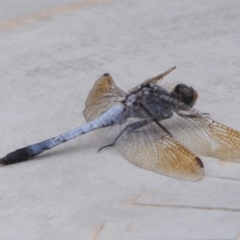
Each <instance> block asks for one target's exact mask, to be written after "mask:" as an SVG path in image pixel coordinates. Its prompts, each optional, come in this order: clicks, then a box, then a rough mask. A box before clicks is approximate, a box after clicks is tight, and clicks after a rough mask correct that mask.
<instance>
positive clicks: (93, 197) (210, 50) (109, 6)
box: [0, 0, 240, 240]
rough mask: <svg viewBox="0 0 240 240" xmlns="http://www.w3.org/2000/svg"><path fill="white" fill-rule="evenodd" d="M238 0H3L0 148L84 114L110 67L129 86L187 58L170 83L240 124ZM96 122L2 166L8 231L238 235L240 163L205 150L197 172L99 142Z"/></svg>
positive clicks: (9, 235)
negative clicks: (148, 166)
mask: <svg viewBox="0 0 240 240" xmlns="http://www.w3.org/2000/svg"><path fill="white" fill-rule="evenodd" d="M239 9H240V2H239V1H238V0H232V1H225V0H211V1H209V0H197V1H191V0H182V1H177V0H171V1H167V0H163V1H159V0H150V1H144V0H138V1H137V0H121V1H120V0H112V1H111V0H105V1H104V0H101V1H100V0H95V1H87V0H85V1H79V2H77V1H76V2H74V1H68V0H59V1H51V3H50V1H28V0H23V1H21V4H20V3H19V1H16V0H15V1H13V0H12V1H6V0H0V49H1V54H0V83H1V85H0V86H1V103H0V109H1V114H0V123H1V127H0V136H1V145H0V153H1V156H0V157H2V156H4V155H5V154H6V153H8V152H10V151H12V150H14V149H17V148H20V147H24V146H26V145H29V144H32V143H35V142H38V141H40V140H44V139H46V138H48V137H52V136H55V135H57V134H60V133H62V132H64V131H66V130H69V129H71V128H74V127H76V126H79V125H82V124H84V123H85V121H84V118H83V116H82V113H81V112H82V110H83V109H84V101H85V99H86V97H87V95H88V91H89V90H90V89H91V87H92V85H93V83H94V82H95V80H96V79H97V78H98V77H99V76H100V75H102V74H103V73H105V72H109V73H111V75H112V76H113V77H114V79H115V82H116V83H117V84H118V85H119V87H121V88H122V89H124V90H128V89H129V88H131V87H133V86H135V85H137V84H139V83H140V82H142V81H143V80H145V79H147V78H149V77H151V76H154V75H156V74H158V73H161V72H162V71H164V70H166V69H168V68H169V67H172V66H174V65H176V66H177V69H176V70H175V71H174V72H173V73H171V75H169V76H168V77H167V78H166V79H165V80H164V83H165V84H166V85H169V86H170V85H175V84H176V83H180V82H182V83H185V84H188V85H192V86H193V87H194V88H195V89H197V91H198V93H199V101H198V103H197V105H196V108H197V109H199V110H201V111H203V112H208V113H210V114H211V115H212V117H213V118H214V119H215V120H218V121H220V122H222V123H224V124H226V125H228V126H231V127H233V128H235V129H238V130H240V114H239V103H240V95H239V89H240V80H239V78H240V60H239V56H240V28H239V26H240V14H239ZM106 142H107V140H106V139H105V138H102V137H101V136H100V134H98V133H97V132H92V133H89V134H87V135H84V136H82V137H80V138H79V139H75V140H73V141H71V142H68V143H66V144H64V145H62V146H59V147H57V148H56V149H53V150H52V151H49V152H46V153H44V154H42V155H40V156H39V157H37V158H36V160H34V161H28V162H24V163H21V164H16V165H11V166H7V167H1V168H0V209H1V210H0V239H1V240H12V239H14V240H15V239H17V240H33V239H34V240H38V239H45V240H52V239H58V240H65V239H71V240H82V239H83V240H85V239H87V240H88V239H89V240H90V239H91V240H103V239H104V240H105V239H111V240H123V239H124V240H132V239H137V240H149V239H151V240H157V239H171V240H172V239H176V240H180V239H181V240H183V239H184V240H185V239H189V240H190V239H191V240H193V239H198V240H200V239H201V240H210V239H211V240H212V239H222V240H223V239H227V240H230V239H237V237H239V232H240V163H230V162H227V163H226V162H222V161H219V160H218V159H211V158H207V157H202V160H203V162H204V165H205V176H204V177H203V178H202V180H201V181H199V182H193V183H192V182H184V181H180V180H175V179H171V178H169V177H165V176H162V175H159V174H156V173H153V172H150V171H147V170H144V169H140V168H138V167H136V166H134V165H132V164H131V163H129V162H128V161H127V160H125V159H124V158H123V157H122V156H121V155H120V154H119V153H118V152H117V151H116V150H114V149H108V150H106V151H102V152H101V153H99V154H98V153H97V152H96V151H97V149H98V148H99V147H101V146H103V145H104V144H106Z"/></svg>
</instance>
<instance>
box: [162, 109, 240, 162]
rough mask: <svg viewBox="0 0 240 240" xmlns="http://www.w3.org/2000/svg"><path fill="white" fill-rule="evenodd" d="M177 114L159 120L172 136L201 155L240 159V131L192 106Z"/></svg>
mask: <svg viewBox="0 0 240 240" xmlns="http://www.w3.org/2000/svg"><path fill="white" fill-rule="evenodd" d="M179 114H180V115H181V116H179ZM179 114H176V113H174V115H173V117H172V118H171V119H167V120H163V121H161V124H162V125H163V126H164V127H165V128H167V129H168V131H169V132H170V133H171V134H172V136H173V137H174V138H176V139H177V140H178V141H180V142H181V143H182V144H184V145H185V146H187V147H188V148H189V149H191V150H193V151H194V152H196V153H199V154H201V155H205V156H210V157H215V158H219V159H222V160H228V161H238V162H239V161H240V132H238V131H236V130H234V129H231V128H229V127H227V126H224V125H222V124H220V123H218V122H216V121H214V120H212V119H211V118H210V117H209V116H208V115H207V114H202V113H200V112H198V111H197V110H196V109H193V108H192V109H188V111H179ZM194 116H195V117H194Z"/></svg>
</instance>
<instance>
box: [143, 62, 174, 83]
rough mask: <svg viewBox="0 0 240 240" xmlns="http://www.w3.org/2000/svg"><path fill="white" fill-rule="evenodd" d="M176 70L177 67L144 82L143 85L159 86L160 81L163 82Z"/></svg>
mask: <svg viewBox="0 0 240 240" xmlns="http://www.w3.org/2000/svg"><path fill="white" fill-rule="evenodd" d="M174 69H176V66H174V67H172V68H170V69H168V70H167V71H165V72H164V73H161V74H159V75H157V76H156V77H153V78H149V79H148V80H146V81H145V82H143V84H147V83H154V84H157V83H158V82H159V81H161V80H162V79H163V78H164V77H165V76H166V75H167V74H169V73H170V72H172V71H173V70H174Z"/></svg>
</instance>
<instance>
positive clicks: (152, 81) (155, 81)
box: [128, 66, 176, 93]
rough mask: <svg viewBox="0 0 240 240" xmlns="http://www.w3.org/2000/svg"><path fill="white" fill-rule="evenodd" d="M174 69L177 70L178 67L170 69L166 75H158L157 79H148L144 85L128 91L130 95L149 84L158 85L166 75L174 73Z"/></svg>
mask: <svg viewBox="0 0 240 240" xmlns="http://www.w3.org/2000/svg"><path fill="white" fill-rule="evenodd" d="M174 69H176V66H175V67H172V68H170V69H168V70H167V71H165V72H164V73H161V74H159V75H157V76H156V77H153V78H149V79H147V80H146V81H144V82H143V83H142V84H140V85H138V86H136V87H134V88H132V89H130V90H129V91H128V93H131V92H135V91H137V90H138V87H139V86H141V85H146V84H148V83H154V84H157V83H158V82H159V81H161V80H162V79H163V78H164V77H165V76H166V75H168V74H169V73H170V72H172V71H173V70H174Z"/></svg>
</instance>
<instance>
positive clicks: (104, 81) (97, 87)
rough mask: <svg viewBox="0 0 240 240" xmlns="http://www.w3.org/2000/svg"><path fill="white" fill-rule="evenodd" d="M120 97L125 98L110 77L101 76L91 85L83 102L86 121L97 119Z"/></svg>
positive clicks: (123, 93)
mask: <svg viewBox="0 0 240 240" xmlns="http://www.w3.org/2000/svg"><path fill="white" fill-rule="evenodd" d="M122 96H125V92H124V91H122V90H121V89H120V88H119V87H117V86H116V85H115V83H114V81H113V79H112V77H111V75H110V74H108V73H105V74H104V75H102V76H101V77H100V78H99V79H98V80H97V81H96V82H95V84H94V85H93V88H92V90H91V91H90V92H89V94H88V97H87V100H86V102H85V109H84V110H83V115H84V117H85V119H86V121H87V122H90V121H93V120H94V119H96V118H97V117H99V116H100V115H101V114H102V113H103V112H105V111H106V110H107V109H109V108H110V107H112V106H113V105H114V104H116V100H117V98H118V97H122Z"/></svg>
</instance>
